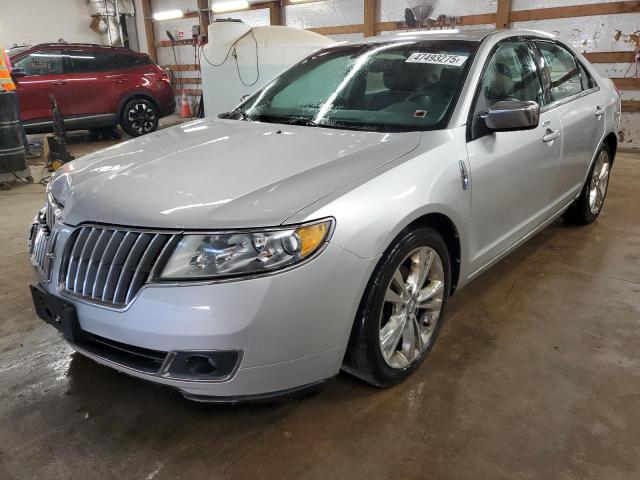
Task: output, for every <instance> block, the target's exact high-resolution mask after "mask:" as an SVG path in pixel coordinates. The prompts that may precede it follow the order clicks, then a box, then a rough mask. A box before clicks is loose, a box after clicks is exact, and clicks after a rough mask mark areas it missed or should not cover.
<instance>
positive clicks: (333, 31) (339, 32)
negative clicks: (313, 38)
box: [307, 23, 363, 35]
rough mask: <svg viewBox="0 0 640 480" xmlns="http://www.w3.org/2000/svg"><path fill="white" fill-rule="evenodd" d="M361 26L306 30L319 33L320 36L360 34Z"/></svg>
mask: <svg viewBox="0 0 640 480" xmlns="http://www.w3.org/2000/svg"><path fill="white" fill-rule="evenodd" d="M362 29H363V26H362V24H361V23H360V24H357V25H338V26H337V27H316V28H308V29H307V30H311V31H312V32H316V33H319V34H321V35H343V34H345V33H362Z"/></svg>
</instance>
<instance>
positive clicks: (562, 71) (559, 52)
mask: <svg viewBox="0 0 640 480" xmlns="http://www.w3.org/2000/svg"><path fill="white" fill-rule="evenodd" d="M536 43H537V45H538V48H539V49H540V53H542V57H543V58H544V62H545V64H546V66H547V69H548V70H549V76H550V78H551V101H553V102H557V101H559V100H562V99H565V98H568V97H571V96H573V95H577V94H578V93H580V92H582V90H583V79H582V77H581V75H580V70H579V68H578V62H577V61H576V58H575V57H574V56H573V54H572V53H571V52H570V51H569V50H567V49H566V48H564V47H563V46H561V45H558V44H557V43H553V42H543V41H538V42H536ZM587 84H588V81H587Z"/></svg>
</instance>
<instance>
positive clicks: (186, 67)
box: [162, 64, 200, 72]
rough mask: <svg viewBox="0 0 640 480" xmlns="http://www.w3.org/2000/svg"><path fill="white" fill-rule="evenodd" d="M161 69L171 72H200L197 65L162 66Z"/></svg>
mask: <svg viewBox="0 0 640 480" xmlns="http://www.w3.org/2000/svg"><path fill="white" fill-rule="evenodd" d="M162 68H167V69H169V70H171V71H172V72H193V71H195V70H200V68H199V67H198V65H195V64H185V65H163V66H162Z"/></svg>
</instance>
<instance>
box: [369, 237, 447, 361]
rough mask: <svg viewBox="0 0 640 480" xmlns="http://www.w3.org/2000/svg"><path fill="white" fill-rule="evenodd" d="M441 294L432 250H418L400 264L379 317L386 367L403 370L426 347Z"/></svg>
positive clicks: (439, 271)
mask: <svg viewBox="0 0 640 480" xmlns="http://www.w3.org/2000/svg"><path fill="white" fill-rule="evenodd" d="M444 292H445V277H444V269H443V266H442V259H441V258H440V256H439V255H438V253H437V252H436V251H435V250H434V249H432V248H430V247H420V248H417V249H415V250H413V251H412V252H411V253H409V255H407V256H406V257H405V259H404V260H403V261H402V262H401V263H400V265H399V266H398V268H397V269H396V271H395V272H394V274H393V277H392V279H391V281H390V283H389V285H388V287H387V290H386V292H385V298H384V304H383V308H382V313H381V315H380V351H381V352H382V357H383V358H384V360H385V362H386V363H387V365H389V366H390V367H392V368H396V369H403V368H406V367H408V366H409V365H411V363H412V362H413V361H415V360H416V359H417V358H418V357H419V356H420V355H421V354H422V353H423V352H424V351H425V350H426V349H427V348H428V347H429V345H430V343H431V340H432V338H433V336H434V332H435V330H436V327H437V325H438V320H439V318H440V312H441V310H442V302H443V298H444Z"/></svg>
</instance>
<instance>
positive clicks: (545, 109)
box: [540, 87, 600, 113]
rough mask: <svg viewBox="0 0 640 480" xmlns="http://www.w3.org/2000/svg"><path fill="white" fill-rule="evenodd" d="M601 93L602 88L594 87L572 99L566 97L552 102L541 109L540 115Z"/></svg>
mask: <svg viewBox="0 0 640 480" xmlns="http://www.w3.org/2000/svg"><path fill="white" fill-rule="evenodd" d="M599 91H600V87H593V88H590V89H589V90H583V91H581V92H580V93H576V94H575V95H571V96H570V97H566V98H563V99H561V100H556V101H555V102H552V103H550V104H548V105H545V106H544V107H543V108H541V109H540V113H544V112H548V111H550V110H553V109H555V108H558V107H561V106H563V105H566V104H567V103H571V102H573V101H574V100H578V99H579V98H582V97H586V96H587V95H591V94H592V93H596V92H599Z"/></svg>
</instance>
